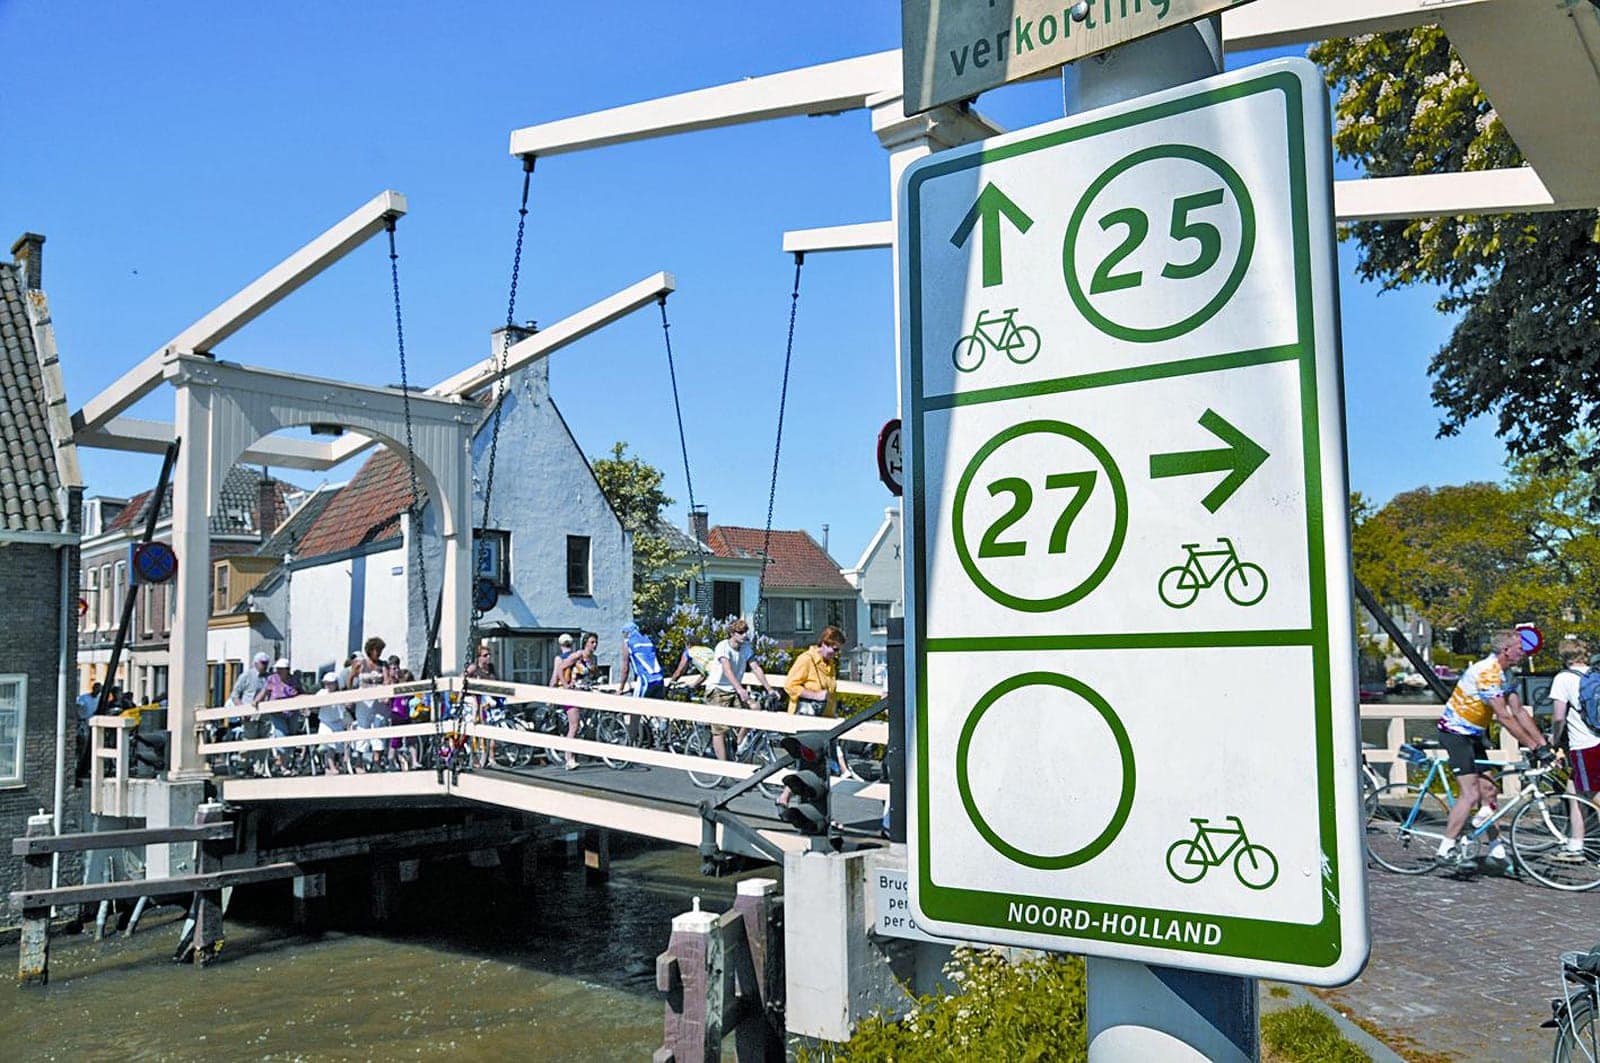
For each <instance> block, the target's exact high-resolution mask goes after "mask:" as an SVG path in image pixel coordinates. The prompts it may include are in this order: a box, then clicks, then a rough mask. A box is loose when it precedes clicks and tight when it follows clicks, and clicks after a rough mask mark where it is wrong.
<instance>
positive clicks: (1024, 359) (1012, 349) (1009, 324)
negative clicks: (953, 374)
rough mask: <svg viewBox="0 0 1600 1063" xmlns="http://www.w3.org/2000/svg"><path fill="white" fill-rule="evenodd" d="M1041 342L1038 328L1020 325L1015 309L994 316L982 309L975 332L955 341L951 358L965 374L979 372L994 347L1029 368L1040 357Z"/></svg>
mask: <svg viewBox="0 0 1600 1063" xmlns="http://www.w3.org/2000/svg"><path fill="white" fill-rule="evenodd" d="M1039 343H1040V340H1039V330H1038V329H1036V328H1032V327H1030V326H1028V325H1019V324H1017V308H1016V307H1012V308H1011V309H1010V310H1005V311H1002V312H1000V313H998V314H995V315H993V316H992V317H991V316H989V314H988V312H987V311H984V310H980V311H978V320H977V323H976V324H974V325H973V326H972V332H971V333H969V334H968V335H965V336H962V337H961V338H960V339H959V340H956V345H955V348H954V349H953V350H952V351H951V352H950V357H951V358H952V359H953V360H954V361H955V364H956V368H957V369H958V370H960V371H961V372H963V373H971V372H974V371H976V370H977V368H978V367H979V366H980V365H982V364H983V359H984V357H985V356H986V355H987V354H988V353H989V350H990V349H991V348H992V349H994V350H996V351H1004V352H1005V355H1006V357H1007V358H1009V359H1011V360H1012V361H1013V362H1015V363H1017V364H1018V365H1026V364H1027V363H1029V362H1031V361H1033V360H1034V358H1036V357H1038V354H1039Z"/></svg>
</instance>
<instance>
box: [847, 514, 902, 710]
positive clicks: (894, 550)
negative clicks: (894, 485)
mask: <svg viewBox="0 0 1600 1063" xmlns="http://www.w3.org/2000/svg"><path fill="white" fill-rule="evenodd" d="M900 545H901V541H900V507H899V506H889V507H888V508H886V509H885V510H884V511H883V523H882V524H880V525H878V530H877V531H876V532H874V533H873V534H872V540H871V541H870V542H869V543H867V548H866V549H865V550H863V551H861V558H860V560H858V561H857V562H856V564H855V567H854V568H847V569H844V570H843V574H844V578H845V579H846V580H847V581H848V582H849V584H850V586H852V587H854V588H855V589H856V595H857V603H856V610H857V617H858V621H857V624H856V630H857V631H858V632H859V633H860V634H859V647H860V648H859V649H858V650H857V664H856V674H857V675H859V676H860V677H861V678H862V680H863V681H865V682H868V683H876V684H878V685H879V686H882V685H883V684H885V683H887V682H888V679H889V674H888V669H889V648H888V642H889V618H890V617H892V616H904V615H905V585H904V583H903V582H902V580H903V573H904V569H903V568H902V565H901V560H900Z"/></svg>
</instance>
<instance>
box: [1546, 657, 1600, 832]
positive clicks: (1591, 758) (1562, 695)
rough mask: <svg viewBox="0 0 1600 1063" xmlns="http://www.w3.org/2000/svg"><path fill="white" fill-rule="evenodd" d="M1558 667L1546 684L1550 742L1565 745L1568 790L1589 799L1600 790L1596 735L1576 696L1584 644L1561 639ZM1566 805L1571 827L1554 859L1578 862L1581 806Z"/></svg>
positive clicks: (1585, 664) (1585, 665)
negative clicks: (1569, 777) (1584, 716)
mask: <svg viewBox="0 0 1600 1063" xmlns="http://www.w3.org/2000/svg"><path fill="white" fill-rule="evenodd" d="M1561 665H1562V668H1561V674H1560V675H1558V676H1556V677H1555V679H1554V680H1552V681H1551V683H1550V704H1551V705H1552V706H1553V708H1554V711H1553V712H1552V714H1551V719H1550V742H1551V744H1553V745H1565V746H1566V749H1567V763H1568V765H1569V766H1570V767H1571V768H1572V782H1571V783H1569V784H1568V786H1569V788H1570V789H1571V790H1572V792H1573V793H1575V794H1577V795H1579V796H1580V797H1587V798H1589V799H1590V800H1593V799H1594V796H1595V791H1597V790H1600V735H1597V734H1595V732H1594V729H1593V728H1592V727H1590V726H1589V723H1588V721H1587V720H1585V719H1584V718H1583V705H1582V704H1581V702H1580V700H1579V697H1578V689H1579V687H1580V686H1581V685H1582V684H1583V677H1584V676H1585V675H1586V674H1588V671H1589V647H1588V644H1586V643H1584V642H1582V641H1580V640H1578V639H1574V638H1565V639H1562V640H1561ZM1569 804H1570V805H1571V806H1572V811H1573V815H1572V816H1571V817H1570V822H1571V824H1572V826H1571V830H1570V832H1569V833H1568V835H1567V839H1566V841H1565V842H1564V843H1563V844H1562V851H1561V852H1560V853H1559V854H1557V856H1556V859H1558V860H1566V861H1570V862H1575V863H1576V862H1582V861H1583V860H1585V859H1587V857H1586V856H1585V854H1584V851H1583V848H1584V846H1583V843H1584V815H1583V806H1582V805H1580V804H1578V802H1576V801H1572V802H1569Z"/></svg>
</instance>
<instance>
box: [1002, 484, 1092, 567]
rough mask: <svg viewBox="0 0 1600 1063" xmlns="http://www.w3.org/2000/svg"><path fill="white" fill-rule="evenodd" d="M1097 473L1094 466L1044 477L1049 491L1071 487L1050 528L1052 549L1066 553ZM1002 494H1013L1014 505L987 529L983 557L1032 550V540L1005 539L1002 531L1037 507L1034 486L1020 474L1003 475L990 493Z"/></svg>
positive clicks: (1025, 552) (1065, 489)
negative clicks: (1030, 542)
mask: <svg viewBox="0 0 1600 1063" xmlns="http://www.w3.org/2000/svg"><path fill="white" fill-rule="evenodd" d="M1095 479H1096V473H1095V470H1093V469H1086V470H1084V471H1083V472H1057V473H1051V474H1050V475H1048V476H1046V477H1045V478H1044V489H1045V490H1046V491H1071V492H1072V494H1071V495H1070V496H1068V498H1067V504H1066V506H1065V507H1063V508H1062V510H1061V515H1060V516H1058V517H1057V518H1056V523H1055V526H1054V527H1053V528H1051V530H1050V544H1049V552H1050V553H1052V554H1064V553H1066V551H1067V533H1068V532H1070V531H1071V530H1072V522H1073V521H1074V520H1076V519H1077V517H1078V514H1079V513H1082V512H1083V507H1084V506H1086V505H1088V504H1089V495H1090V494H1091V493H1093V491H1094V484H1095ZM1002 494H1009V495H1010V496H1011V507H1010V508H1009V509H1007V510H1006V511H1005V512H1004V513H1002V514H1001V515H1000V517H999V519H997V520H996V521H995V522H994V523H993V524H991V525H989V530H988V531H987V532H985V533H984V535H983V539H982V541H980V542H979V544H978V556H979V557H1022V556H1024V555H1025V554H1027V552H1028V544H1027V543H1026V542H1025V541H1022V540H1018V539H1001V538H1000V536H1001V534H1002V533H1004V532H1006V531H1007V530H1009V529H1010V528H1011V526H1012V525H1013V524H1015V523H1017V521H1019V520H1021V519H1022V518H1023V517H1025V516H1027V514H1028V510H1029V509H1031V508H1033V487H1032V486H1031V485H1030V484H1029V483H1028V481H1027V480H1024V479H1023V478H1022V477H1020V476H1003V477H1001V478H1000V479H998V480H996V481H994V482H993V483H991V484H990V485H989V497H990V498H996V497H998V496H1000V495H1002Z"/></svg>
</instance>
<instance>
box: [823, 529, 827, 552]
mask: <svg viewBox="0 0 1600 1063" xmlns="http://www.w3.org/2000/svg"><path fill="white" fill-rule="evenodd" d="M822 552H823V553H827V552H828V526H827V525H826V524H824V525H823V526H822Z"/></svg>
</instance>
